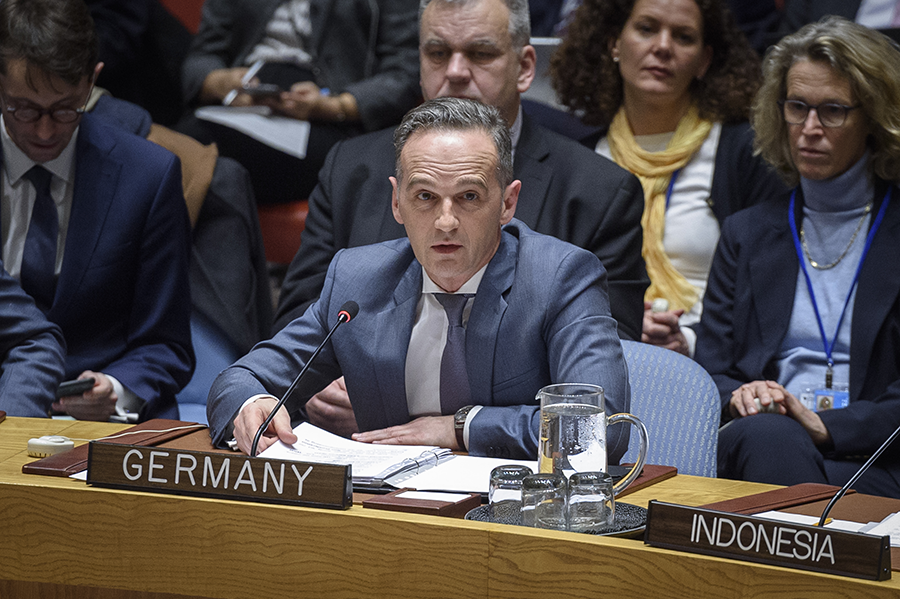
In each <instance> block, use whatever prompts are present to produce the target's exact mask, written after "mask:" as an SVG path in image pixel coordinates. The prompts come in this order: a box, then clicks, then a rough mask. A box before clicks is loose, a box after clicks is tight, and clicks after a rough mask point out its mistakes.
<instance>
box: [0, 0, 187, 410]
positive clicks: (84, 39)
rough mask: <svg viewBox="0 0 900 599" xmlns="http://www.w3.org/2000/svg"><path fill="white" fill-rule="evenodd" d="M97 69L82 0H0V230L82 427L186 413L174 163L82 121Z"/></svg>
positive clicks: (181, 252)
mask: <svg viewBox="0 0 900 599" xmlns="http://www.w3.org/2000/svg"><path fill="white" fill-rule="evenodd" d="M102 67H103V64H102V63H98V62H97V39H96V36H95V33H94V27H93V22H92V21H91V17H90V14H89V13H88V10H87V8H86V5H85V4H84V2H83V1H82V0H4V1H3V2H2V3H0V113H2V117H0V120H2V125H3V126H2V127H0V152H2V165H3V168H2V172H0V179H2V182H0V185H2V204H0V235H2V258H3V265H4V267H5V268H6V270H7V271H8V272H9V273H10V274H11V275H13V276H14V277H16V278H18V279H19V281H20V283H21V285H22V288H23V289H24V290H25V291H26V292H27V293H28V294H29V295H31V297H32V298H34V300H35V303H36V304H37V306H38V307H39V308H40V309H41V310H42V311H43V312H44V313H45V314H46V315H47V318H48V319H49V320H50V321H52V322H54V323H56V324H57V325H59V327H60V328H61V329H62V331H63V336H64V338H65V341H66V345H67V348H68V355H67V357H66V368H65V371H66V372H65V378H66V379H73V378H87V377H92V378H93V379H94V386H93V388H91V389H89V390H88V391H86V392H84V393H83V394H81V395H77V396H69V397H63V398H62V399H60V400H59V401H56V402H54V403H52V406H51V402H52V396H48V397H47V399H46V405H45V406H44V411H46V410H49V409H51V407H52V409H53V410H54V411H56V412H60V413H66V414H69V415H71V416H74V417H76V418H79V419H89V420H108V419H110V418H111V417H113V418H114V419H116V418H118V419H120V420H137V419H146V418H151V417H159V416H163V417H177V407H176V404H175V399H174V397H175V393H176V392H177V391H178V390H179V389H180V388H181V387H183V386H184V385H185V384H186V383H187V381H188V380H189V378H190V375H191V372H192V370H193V366H194V356H193V352H192V349H191V340H190V328H189V318H190V294H189V291H188V274H187V273H188V260H189V248H190V230H189V225H188V218H187V212H186V209H185V204H184V196H183V194H182V190H181V168H180V165H179V162H178V160H177V158H175V157H174V156H173V155H172V154H170V153H169V152H167V151H165V150H163V149H162V148H160V147H158V146H156V145H155V144H152V143H150V142H147V141H146V140H144V139H140V138H138V137H136V136H132V135H130V134H127V133H124V132H123V131H121V130H120V129H119V128H117V127H115V126H113V125H112V124H111V123H110V124H107V122H106V121H104V120H103V119H102V117H98V116H95V115H89V114H84V106H85V105H86V103H87V101H88V98H89V97H90V94H91V91H92V89H93V83H94V80H95V79H96V77H97V75H98V73H100V70H101V69H102Z"/></svg>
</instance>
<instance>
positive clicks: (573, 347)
mask: <svg viewBox="0 0 900 599" xmlns="http://www.w3.org/2000/svg"><path fill="white" fill-rule="evenodd" d="M503 231H504V232H503V234H502V236H501V241H500V247H499V249H498V250H497V253H496V254H495V255H494V257H493V258H492V259H491V261H490V263H489V264H488V267H487V270H486V271H485V274H484V277H483V278H482V279H481V284H480V285H479V287H478V292H477V293H476V295H475V301H474V303H473V305H472V312H471V315H470V316H469V321H468V324H467V326H466V363H467V370H468V375H469V383H470V387H471V391H472V403H474V404H476V405H482V406H485V407H484V408H482V409H481V411H479V412H478V413H477V414H476V415H475V416H474V417H473V418H471V422H470V423H469V446H468V450H469V452H470V453H472V454H474V455H491V456H495V457H509V458H525V459H534V458H535V456H536V455H537V440H538V420H539V412H540V410H539V409H538V408H539V403H538V401H537V399H536V398H535V394H536V393H537V391H538V390H539V389H541V388H542V387H544V386H545V385H549V384H551V383H560V382H572V381H578V382H583V383H594V384H597V385H601V386H603V388H604V390H605V392H606V402H607V412H608V413H614V412H619V411H622V410H627V409H628V406H629V395H628V393H629V392H628V382H627V375H626V370H625V362H624V358H623V356H622V348H621V346H620V344H619V339H618V337H617V336H616V325H615V322H614V321H613V319H612V318H611V317H610V315H609V302H608V300H607V296H606V292H605V288H606V273H605V271H604V270H603V267H602V266H601V265H600V262H599V261H598V260H597V258H596V257H595V256H593V255H592V254H591V253H590V252H587V251H584V250H582V249H579V248H577V247H575V246H573V245H571V244H568V243H564V242H562V241H559V240H558V239H555V238H553V237H550V236H548V235H539V234H537V233H535V232H533V231H531V230H530V229H529V228H528V227H526V226H525V225H524V224H523V223H521V222H519V221H517V220H515V219H513V221H512V222H511V223H510V224H508V225H506V226H505V227H504V228H503ZM421 295H422V266H421V265H420V264H419V262H418V261H417V260H416V259H415V256H414V255H413V251H412V248H411V247H410V244H409V240H408V239H406V238H402V239H397V240H393V241H387V242H384V243H380V244H377V245H372V246H366V247H363V248H351V249H346V250H341V251H339V252H338V253H337V255H336V256H335V257H334V260H333V262H332V263H331V265H330V266H329V268H328V274H327V276H326V279H325V284H324V287H323V289H322V295H321V297H320V298H319V300H318V301H317V302H316V303H315V304H313V306H312V307H311V308H310V309H309V310H307V311H306V313H304V314H303V316H302V317H301V318H298V319H296V320H294V321H292V322H291V323H290V324H289V325H288V326H287V327H285V328H284V330H282V331H281V332H280V333H278V335H276V336H275V337H273V338H272V339H271V340H269V341H263V342H262V343H260V344H258V345H257V346H256V347H255V348H254V349H253V350H252V351H251V352H250V353H249V354H247V355H246V356H244V357H243V358H241V359H240V360H238V361H237V362H236V363H235V364H234V365H233V366H231V367H230V368H228V369H226V370H225V371H224V372H223V373H222V374H221V375H219V378H218V379H216V382H215V384H213V387H212V389H211V390H210V395H209V403H208V406H207V409H208V413H209V422H210V428H211V434H212V436H213V440H214V441H215V442H220V441H221V440H222V438H223V437H225V435H227V434H230V431H231V423H232V421H233V419H234V417H235V416H236V414H237V412H238V410H239V408H240V407H241V405H242V404H243V403H244V401H245V400H247V399H248V398H250V397H253V396H254V395H257V394H261V393H269V394H272V395H275V396H277V397H281V396H282V395H283V394H284V393H285V391H286V390H287V387H288V386H289V385H290V383H291V380H292V379H293V378H294V376H295V375H296V373H297V372H299V371H300V369H301V368H302V366H303V364H304V362H305V361H306V360H307V359H308V357H309V355H310V354H311V353H312V351H313V350H314V349H315V347H316V346H317V345H318V344H319V343H320V342H321V340H322V339H324V337H325V334H326V333H327V332H328V330H329V329H330V328H331V326H332V325H333V323H334V322H335V321H336V319H337V314H338V311H339V310H340V309H341V306H343V304H344V302H346V301H348V300H354V301H357V302H358V303H359V306H360V310H359V315H358V316H357V317H356V318H355V319H353V320H352V321H351V322H350V323H348V324H347V325H345V326H344V327H343V328H341V329H340V330H338V331H337V333H336V334H335V335H334V336H333V337H332V338H331V341H329V343H328V344H326V345H325V348H324V349H323V350H322V353H321V354H319V357H318V359H317V360H316V361H315V362H314V363H313V364H312V366H311V367H310V369H309V370H308V371H307V378H306V379H305V380H304V386H303V389H300V390H298V392H297V394H296V395H295V396H294V398H292V400H291V401H289V402H288V406H289V409H290V410H291V412H292V413H293V414H294V416H295V419H296V412H297V410H299V408H300V407H301V406H302V404H304V403H305V401H306V400H307V399H308V398H309V397H310V396H311V395H312V394H313V393H316V392H318V391H320V390H321V389H323V388H324V387H325V386H326V385H328V384H329V383H331V381H333V380H335V379H337V378H339V377H340V376H344V377H345V381H346V384H347V391H348V393H349V395H350V397H351V399H352V401H353V411H354V413H355V414H356V421H357V424H358V425H359V429H360V430H361V431H367V430H374V429H381V428H385V427H389V426H394V425H398V424H404V423H406V422H408V421H409V419H410V416H409V411H408V408H407V398H406V375H405V372H406V355H407V350H408V347H409V339H410V334H411V333H412V328H413V325H414V323H415V319H416V307H417V305H418V303H419V299H420V298H421ZM622 428H623V427H612V428H610V429H609V433H608V435H609V436H608V439H607V449H608V451H609V459H610V463H618V459H619V458H620V457H621V456H622V454H623V453H624V452H625V450H626V449H627V446H628V430H627V429H625V430H616V429H622Z"/></svg>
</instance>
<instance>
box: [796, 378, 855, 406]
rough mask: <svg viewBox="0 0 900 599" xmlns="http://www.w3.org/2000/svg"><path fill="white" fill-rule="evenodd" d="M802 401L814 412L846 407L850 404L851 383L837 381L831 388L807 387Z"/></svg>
mask: <svg viewBox="0 0 900 599" xmlns="http://www.w3.org/2000/svg"><path fill="white" fill-rule="evenodd" d="M800 401H801V402H802V403H803V404H804V405H805V406H806V407H807V408H809V409H810V410H812V411H813V412H822V411H824V410H837V409H840V408H846V407H847V406H848V405H849V404H850V385H848V384H847V383H835V384H834V385H832V388H831V389H826V388H815V387H807V388H806V389H805V390H804V391H803V393H802V394H801V396H800Z"/></svg>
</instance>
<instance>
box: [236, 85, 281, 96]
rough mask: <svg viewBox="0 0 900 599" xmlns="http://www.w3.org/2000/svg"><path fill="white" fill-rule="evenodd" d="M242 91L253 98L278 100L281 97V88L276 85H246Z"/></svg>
mask: <svg viewBox="0 0 900 599" xmlns="http://www.w3.org/2000/svg"><path fill="white" fill-rule="evenodd" d="M241 91H242V92H244V93H245V94H247V95H249V96H250V97H251V98H277V97H278V96H280V95H281V91H282V90H281V88H280V87H278V86H277V85H275V84H274V83H260V84H259V85H255V86H249V85H245V86H243V87H242V88H241Z"/></svg>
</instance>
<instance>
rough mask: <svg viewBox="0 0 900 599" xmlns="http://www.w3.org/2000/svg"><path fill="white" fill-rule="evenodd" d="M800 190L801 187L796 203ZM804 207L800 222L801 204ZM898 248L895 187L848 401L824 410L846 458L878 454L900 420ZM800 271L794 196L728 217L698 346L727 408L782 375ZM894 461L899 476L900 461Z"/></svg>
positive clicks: (861, 320)
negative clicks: (756, 383)
mask: <svg viewBox="0 0 900 599" xmlns="http://www.w3.org/2000/svg"><path fill="white" fill-rule="evenodd" d="M885 189H886V187H885V186H884V185H880V186H879V189H878V190H877V191H876V201H875V206H874V209H875V211H877V210H878V209H879V207H880V203H881V199H882V198H883V197H884V192H885ZM801 196H802V193H801V192H800V191H798V193H797V197H798V200H799V199H801ZM796 211H797V213H796V218H797V222H798V223H799V222H800V221H801V219H802V202H801V201H798V202H797V206H796ZM873 214H874V213H873ZM798 226H799V225H798ZM898 255H900V191H898V190H897V189H896V188H895V189H894V190H893V199H892V200H891V203H890V206H889V207H888V210H887V213H886V214H885V218H884V221H883V222H882V224H881V229H880V230H879V231H878V233H877V235H876V236H875V239H874V241H873V243H872V247H871V249H870V251H869V255H868V257H867V258H866V261H865V264H864V265H863V269H862V271H861V273H860V278H859V287H858V288H857V290H856V299H855V302H854V306H853V320H852V323H851V324H852V330H851V340H850V405H849V406H848V407H846V408H843V409H839V410H829V411H825V412H820V413H819V416H820V417H821V418H822V420H823V422H824V423H825V425H826V426H827V427H828V430H829V432H830V433H831V436H832V439H833V440H834V451H835V454H836V455H837V456H838V457H841V456H852V455H869V454H871V453H872V452H873V451H874V450H875V449H876V448H877V447H878V446H879V445H880V444H881V443H882V442H883V441H884V440H885V439H886V438H887V437H888V436H889V435H890V434H891V433H892V432H893V430H894V429H895V428H897V426H898V425H900V270H898V268H897V256H898ZM799 268H800V263H799V261H798V260H797V254H796V250H795V248H794V242H793V238H792V236H791V230H790V227H789V226H788V197H787V196H782V197H781V198H780V199H778V200H777V201H772V202H766V203H764V204H760V205H758V206H755V207H753V208H750V209H748V210H745V211H743V212H741V213H739V214H737V215H735V216H734V217H732V218H730V219H729V220H728V221H727V222H726V223H725V227H724V229H723V230H722V237H721V238H720V240H719V247H718V249H717V250H716V256H715V259H714V261H713V266H712V270H711V272H710V275H709V286H708V287H707V290H706V295H705V296H704V299H703V318H702V320H701V321H700V326H699V329H698V334H697V353H696V359H697V361H698V362H699V363H700V364H701V365H702V366H703V367H704V368H706V369H707V370H708V371H709V372H710V374H712V375H713V378H714V379H715V381H716V385H717V386H718V387H719V392H720V393H721V396H722V405H723V408H724V406H725V405H726V402H727V401H729V399H730V398H731V392H732V391H733V390H734V389H736V388H737V387H739V386H740V385H741V384H742V383H745V382H748V381H753V380H761V379H772V380H775V379H777V377H778V371H777V367H776V364H775V357H776V354H777V352H778V348H779V347H780V345H781V342H782V340H783V339H784V336H785V334H786V333H787V329H788V325H789V323H790V318H791V312H792V311H793V302H794V290H795V289H796V286H797V275H798V272H799ZM894 463H895V464H897V470H895V476H896V475H897V471H900V463H898V461H896V460H895V461H894Z"/></svg>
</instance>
